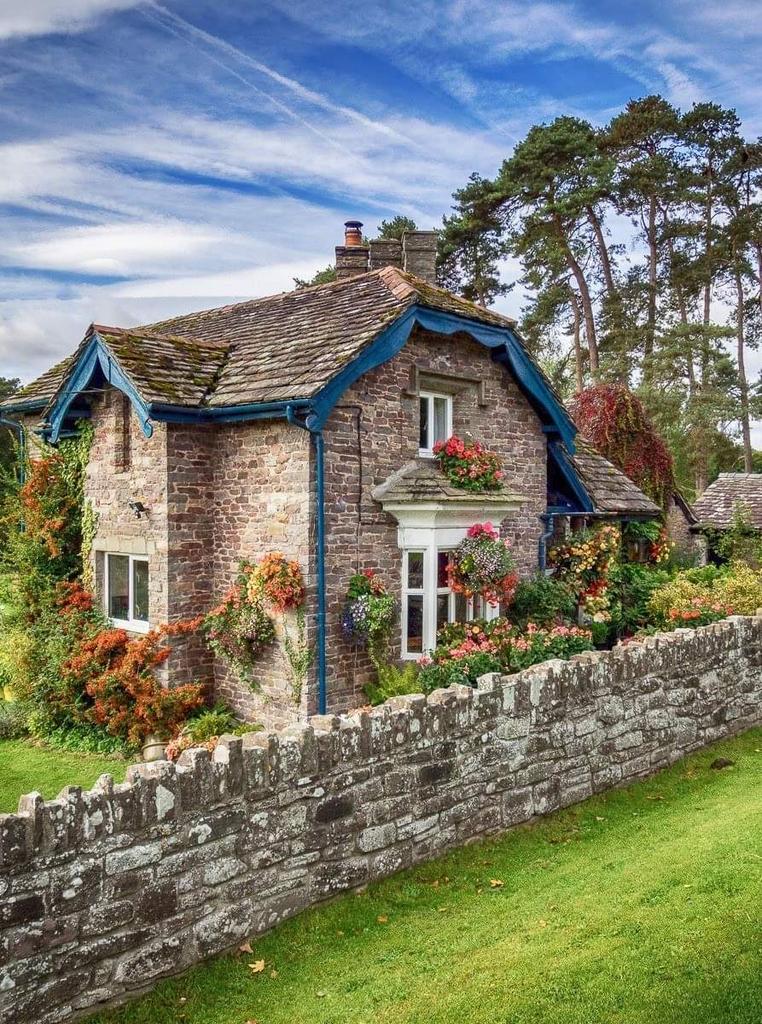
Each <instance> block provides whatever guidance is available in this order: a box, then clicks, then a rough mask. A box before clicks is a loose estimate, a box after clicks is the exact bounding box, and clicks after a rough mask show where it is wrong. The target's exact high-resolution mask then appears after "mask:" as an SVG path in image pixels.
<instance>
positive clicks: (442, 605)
mask: <svg viewBox="0 0 762 1024" xmlns="http://www.w3.org/2000/svg"><path fill="white" fill-rule="evenodd" d="M449 621H450V595H449V594H437V631H439V630H440V629H441V628H442V626H446V625H447V623H448V622H449Z"/></svg>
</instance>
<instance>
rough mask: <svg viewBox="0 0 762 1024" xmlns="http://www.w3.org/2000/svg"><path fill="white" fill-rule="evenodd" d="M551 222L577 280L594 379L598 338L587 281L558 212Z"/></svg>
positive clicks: (596, 365) (596, 368)
mask: <svg viewBox="0 0 762 1024" xmlns="http://www.w3.org/2000/svg"><path fill="white" fill-rule="evenodd" d="M553 222H554V224H555V228H556V236H557V238H558V242H559V244H560V246H561V251H562V252H563V254H564V256H565V257H566V263H567V266H568V267H569V270H570V271H571V273H572V274H573V275H574V280H575V281H576V282H577V290H578V291H579V297H580V301H581V303H582V311H583V313H584V316H585V337H586V338H587V351H588V358H589V361H590V376H591V377H592V378H593V379H594V380H595V378H596V377H597V376H598V338H597V337H596V334H595V317H594V315H593V303H592V300H591V298H590V289H589V288H588V287H587V281H586V280H585V275H584V274H583V273H582V267H580V265H579V263H578V262H577V260H576V259H575V257H574V253H573V252H572V251H571V246H570V245H569V242H568V241H567V238H566V232H565V231H564V227H563V224H562V222H561V218H560V217H559V216H558V214H555V215H554V217H553Z"/></svg>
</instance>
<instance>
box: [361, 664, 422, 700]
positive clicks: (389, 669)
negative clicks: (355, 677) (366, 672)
mask: <svg viewBox="0 0 762 1024" xmlns="http://www.w3.org/2000/svg"><path fill="white" fill-rule="evenodd" d="M376 668H377V675H378V678H377V680H376V682H375V683H366V684H365V687H364V690H365V696H366V697H367V698H368V700H369V701H370V703H371V704H373V705H374V706H375V705H377V704H383V703H384V701H385V700H389V698H390V697H399V696H401V695H402V694H405V693H423V692H424V691H423V690H422V689H421V683H420V675H419V672H418V666H417V665H416V663H415V662H414V661H408V662H405V664H404V665H403V666H402V668H398V667H397V666H396V665H378V666H377V667H376Z"/></svg>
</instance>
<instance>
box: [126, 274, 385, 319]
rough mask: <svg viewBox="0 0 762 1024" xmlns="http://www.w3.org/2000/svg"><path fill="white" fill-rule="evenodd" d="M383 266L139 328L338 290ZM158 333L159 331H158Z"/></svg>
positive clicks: (184, 314) (193, 312)
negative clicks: (290, 297)
mask: <svg viewBox="0 0 762 1024" xmlns="http://www.w3.org/2000/svg"><path fill="white" fill-rule="evenodd" d="M385 269H386V268H385V267H381V268H379V269H376V270H367V271H364V272H363V273H361V274H352V275H350V276H349V277H341V278H337V279H336V280H334V281H324V282H323V283H322V284H309V285H304V286H303V287H301V288H299V287H295V288H289V289H283V290H282V291H279V292H272V293H270V294H269V295H257V296H255V297H254V298H252V299H242V300H241V301H240V302H229V303H227V305H224V306H208V307H207V308H206V309H197V310H192V311H190V312H188V313H179V314H178V315H177V316H173V317H168V318H167V319H166V320H154V321H152V322H151V323H149V324H141V325H140V327H139V328H135V330H139V329H142V328H152V327H161V326H162V325H163V324H171V323H174V322H175V321H177V320H186V319H187V318H188V317H190V316H204V315H205V314H207V313H230V312H232V311H233V310H239V309H242V308H243V307H244V306H253V305H256V304H257V303H259V302H272V301H273V300H274V299H283V298H286V296H289V295H297V294H298V295H305V294H312V293H313V292H317V291H321V290H324V291H329V290H331V289H336V290H339V289H341V288H343V287H346V286H347V285H350V284H353V283H354V282H355V281H357V280H358V279H359V278H366V279H367V278H369V277H378V276H379V275H380V274H381V271H383V270H385ZM159 333H160V332H159Z"/></svg>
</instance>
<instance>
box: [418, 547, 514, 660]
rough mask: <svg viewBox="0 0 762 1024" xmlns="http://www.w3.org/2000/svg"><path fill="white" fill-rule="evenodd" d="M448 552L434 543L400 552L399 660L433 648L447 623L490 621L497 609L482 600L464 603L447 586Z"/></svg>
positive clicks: (458, 595)
mask: <svg viewBox="0 0 762 1024" xmlns="http://www.w3.org/2000/svg"><path fill="white" fill-rule="evenodd" d="M449 558H450V549H448V548H438V547H437V546H436V543H432V544H429V545H427V546H426V547H421V548H409V549H407V550H404V551H403V552H402V617H401V618H402V657H403V658H404V659H406V660H410V661H412V660H414V659H416V658H420V657H421V656H422V655H424V654H427V653H428V652H430V651H432V650H433V649H434V648H435V647H436V641H437V631H438V630H439V629H441V628H442V626H444V625H446V624H447V623H448V622H471V621H472V620H473V619H479V618H485V619H493V618H495V617H496V616H497V615H499V609H498V608H493V607H492V605H489V604H487V603H486V602H485V601H484V600H483V599H482V598H475V599H472V600H467V599H466V598H465V597H464V596H463V595H462V594H455V593H454V592H453V591H452V590H450V588H449V587H448V586H447V563H448V562H449Z"/></svg>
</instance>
